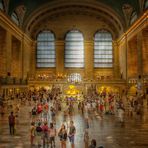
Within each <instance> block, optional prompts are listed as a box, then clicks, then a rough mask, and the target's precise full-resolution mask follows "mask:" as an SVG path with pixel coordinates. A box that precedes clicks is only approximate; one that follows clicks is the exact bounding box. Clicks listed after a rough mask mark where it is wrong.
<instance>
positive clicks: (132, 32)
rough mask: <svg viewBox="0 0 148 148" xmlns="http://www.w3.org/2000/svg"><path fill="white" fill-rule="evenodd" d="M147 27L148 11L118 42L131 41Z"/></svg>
mask: <svg viewBox="0 0 148 148" xmlns="http://www.w3.org/2000/svg"><path fill="white" fill-rule="evenodd" d="M145 27H148V10H147V11H146V12H145V13H144V14H143V15H142V16H141V17H140V18H139V19H138V20H137V21H136V22H135V23H134V24H133V25H132V26H131V27H130V28H129V29H128V30H127V31H126V32H125V33H124V34H123V35H121V37H120V38H119V39H118V40H117V41H118V42H122V41H123V40H124V39H125V38H127V39H128V40H129V39H131V38H132V37H134V36H135V34H137V33H138V32H139V31H141V30H142V29H143V28H145Z"/></svg>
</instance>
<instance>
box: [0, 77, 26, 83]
mask: <svg viewBox="0 0 148 148" xmlns="http://www.w3.org/2000/svg"><path fill="white" fill-rule="evenodd" d="M27 83H28V82H27V79H19V78H15V77H0V84H1V85H27Z"/></svg>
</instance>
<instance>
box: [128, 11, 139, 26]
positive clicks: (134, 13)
mask: <svg viewBox="0 0 148 148" xmlns="http://www.w3.org/2000/svg"><path fill="white" fill-rule="evenodd" d="M136 19H137V12H136V11H134V12H133V13H132V15H131V19H130V25H132V24H133V23H134V22H135V21H136Z"/></svg>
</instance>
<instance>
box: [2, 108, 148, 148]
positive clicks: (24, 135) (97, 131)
mask: <svg viewBox="0 0 148 148" xmlns="http://www.w3.org/2000/svg"><path fill="white" fill-rule="evenodd" d="M29 110H30V107H28V106H22V107H21V110H20V115H19V117H18V118H19V121H17V125H16V134H15V135H14V136H11V135H9V127H8V113H7V114H5V115H4V116H3V117H0V148H29V147H31V146H30V141H29V128H30V117H29ZM75 110H76V111H75V114H74V116H73V121H74V124H75V126H76V131H77V132H76V138H75V148H83V147H84V142H83V135H84V118H83V116H82V115H81V114H80V113H79V112H78V111H77V109H75ZM62 118H63V117H62V113H59V114H58V115H57V119H56V121H57V124H56V128H57V129H58V128H59V127H60V125H61V123H62ZM89 136H90V139H92V138H94V139H96V140H97V146H99V145H103V146H104V148H148V109H147V107H145V109H144V116H143V117H142V118H141V117H139V116H137V115H135V116H134V117H133V118H131V119H130V118H129V117H126V118H125V125H124V126H121V124H120V123H119V122H118V120H117V118H116V117H115V116H114V115H104V117H103V119H102V120H100V119H98V118H96V117H95V116H92V119H91V120H90V128H89ZM67 147H68V148H70V144H69V141H67ZM56 148H60V145H59V138H58V137H57V138H56Z"/></svg>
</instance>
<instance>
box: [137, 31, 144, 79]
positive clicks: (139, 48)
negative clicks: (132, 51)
mask: <svg viewBox="0 0 148 148" xmlns="http://www.w3.org/2000/svg"><path fill="white" fill-rule="evenodd" d="M142 40H143V39H142V32H139V33H138V34H137V54H138V65H137V66H138V77H139V76H141V77H142V76H143V64H142Z"/></svg>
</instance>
